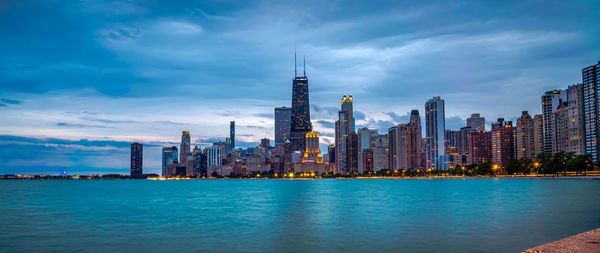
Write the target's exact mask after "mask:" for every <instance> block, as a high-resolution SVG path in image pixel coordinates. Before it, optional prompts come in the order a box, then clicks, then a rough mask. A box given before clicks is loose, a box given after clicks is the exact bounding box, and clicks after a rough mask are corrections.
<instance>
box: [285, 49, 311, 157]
mask: <svg viewBox="0 0 600 253" xmlns="http://www.w3.org/2000/svg"><path fill="white" fill-rule="evenodd" d="M294 61H295V60H294ZM310 131H312V124H311V122H310V103H309V96H308V78H307V77H306V71H305V72H304V76H302V77H299V76H296V77H294V80H293V82H292V113H291V122H290V140H291V142H292V150H293V151H300V152H303V151H304V150H305V149H306V147H305V145H306V140H305V138H306V134H307V133H308V132H310Z"/></svg>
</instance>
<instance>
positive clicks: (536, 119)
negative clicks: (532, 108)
mask: <svg viewBox="0 0 600 253" xmlns="http://www.w3.org/2000/svg"><path fill="white" fill-rule="evenodd" d="M543 123H544V119H543V117H542V115H541V114H536V115H534V116H533V149H534V154H535V155H536V156H537V155H538V154H539V153H542V152H544V124H543Z"/></svg>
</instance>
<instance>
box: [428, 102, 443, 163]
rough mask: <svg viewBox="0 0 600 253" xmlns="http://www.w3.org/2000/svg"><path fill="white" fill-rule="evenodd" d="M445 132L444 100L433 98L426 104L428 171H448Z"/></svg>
mask: <svg viewBox="0 0 600 253" xmlns="http://www.w3.org/2000/svg"><path fill="white" fill-rule="evenodd" d="M445 130H446V122H445V112H444V100H443V99H441V98H440V97H433V98H432V99H430V100H428V101H427V103H425V136H426V138H427V139H426V156H427V160H426V162H427V169H447V168H446V166H445V159H444V158H445V154H446V150H445V147H444V132H445Z"/></svg>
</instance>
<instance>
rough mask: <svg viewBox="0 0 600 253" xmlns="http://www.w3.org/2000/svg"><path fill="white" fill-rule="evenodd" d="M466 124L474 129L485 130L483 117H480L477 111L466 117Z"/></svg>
mask: <svg viewBox="0 0 600 253" xmlns="http://www.w3.org/2000/svg"><path fill="white" fill-rule="evenodd" d="M467 126H469V127H471V128H472V129H473V130H475V131H485V118H484V117H481V115H479V113H473V114H471V117H469V118H467Z"/></svg>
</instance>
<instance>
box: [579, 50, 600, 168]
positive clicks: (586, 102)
mask: <svg viewBox="0 0 600 253" xmlns="http://www.w3.org/2000/svg"><path fill="white" fill-rule="evenodd" d="M581 77H582V79H583V112H584V117H583V118H584V126H585V131H584V132H585V152H586V153H587V154H590V155H591V156H592V158H593V159H594V161H598V158H600V142H599V141H598V139H599V134H600V121H599V120H598V117H599V116H598V113H600V112H599V107H600V103H598V99H600V96H599V95H598V94H599V93H600V61H598V64H595V65H591V66H588V67H585V68H583V69H582V70H581Z"/></svg>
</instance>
